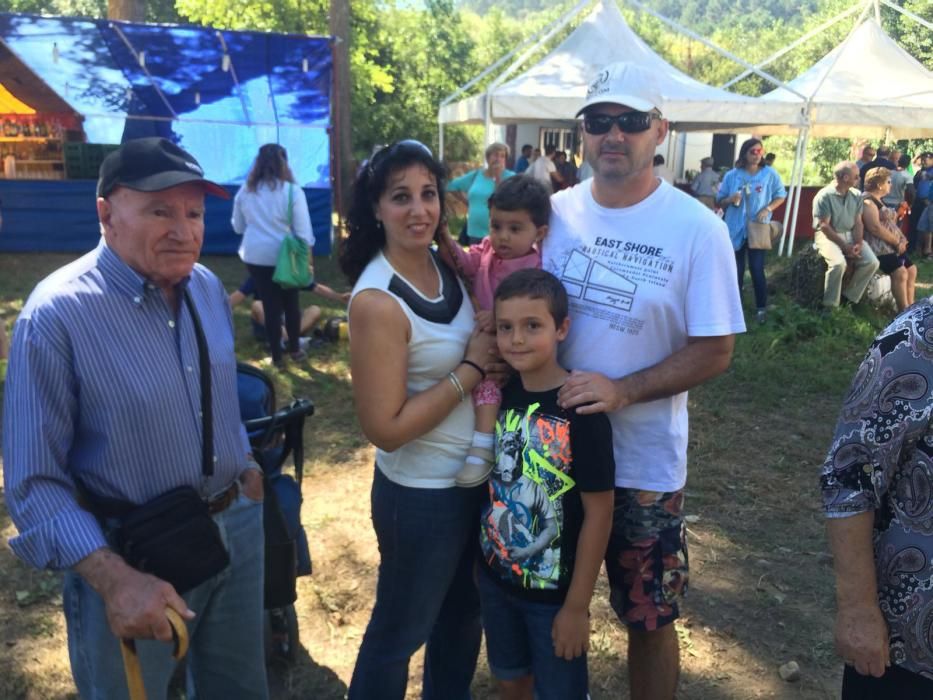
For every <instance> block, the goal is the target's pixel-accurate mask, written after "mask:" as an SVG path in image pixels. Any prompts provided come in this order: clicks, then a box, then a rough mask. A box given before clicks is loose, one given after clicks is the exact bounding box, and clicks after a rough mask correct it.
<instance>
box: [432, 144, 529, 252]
mask: <svg viewBox="0 0 933 700" xmlns="http://www.w3.org/2000/svg"><path fill="white" fill-rule="evenodd" d="M508 157H509V147H508V146H506V145H505V144H504V143H491V144H489V145H488V146H487V147H486V167H485V168H477V169H476V170H471V171H469V172H468V173H465V174H464V175H461V176H460V177H456V178H454V179H453V180H451V181H450V182H449V183H448V184H447V191H448V192H462V193H464V194H465V195H466V201H467V236H468V237H469V239H470V243H479V242H480V241H482V240H483V239H484V238H485V237H486V236H488V235H489V198H490V197H491V196H492V193H493V190H495V189H496V185H498V184H499V183H500V182H502V181H503V180H505V179H506V178H508V177H512V176H513V175H514V174H515V173H514V172H513V171H511V170H508V169H507V168H506V167H505V161H506V160H507V159H508Z"/></svg>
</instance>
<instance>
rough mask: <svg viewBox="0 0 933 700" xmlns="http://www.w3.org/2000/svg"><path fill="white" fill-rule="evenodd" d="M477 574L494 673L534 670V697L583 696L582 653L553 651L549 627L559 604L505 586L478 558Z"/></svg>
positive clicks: (512, 676)
mask: <svg viewBox="0 0 933 700" xmlns="http://www.w3.org/2000/svg"><path fill="white" fill-rule="evenodd" d="M478 575H479V590H480V600H481V601H482V607H483V629H484V630H485V632H486V656H487V657H488V658H489V670H490V671H491V672H492V675H493V676H495V677H496V678H498V679H499V680H505V681H513V680H517V679H519V678H523V677H525V676H529V675H530V676H533V677H534V688H535V700H586V698H587V694H586V691H587V671H586V653H585V652H584V653H583V655H582V656H578V657H576V658H575V659H571V660H570V661H567V660H565V659H563V658H562V657H559V656H555V654H554V642H553V641H552V638H551V630H552V629H553V627H554V618H555V617H557V613H559V612H560V609H561V607H563V606H562V605H561V604H560V603H541V602H536V601H530V600H524V599H523V598H521V597H520V595H519V594H513V593H511V592H509V591H506V590H505V589H504V588H503V587H502V586H500V585H499V584H498V583H496V582H495V581H493V580H492V579H491V574H490V573H489V572H488V571H485V566H484V565H482V564H480V571H479V574H478Z"/></svg>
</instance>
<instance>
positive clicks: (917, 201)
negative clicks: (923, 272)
mask: <svg viewBox="0 0 933 700" xmlns="http://www.w3.org/2000/svg"><path fill="white" fill-rule="evenodd" d="M918 162H919V164H920V167H919V168H918V169H917V173H916V174H915V175H914V203H913V205H911V209H910V221H911V225H912V226H913V229H914V230H915V231H917V232H918V233H919V234H920V235H919V238H917V241H916V245H917V246H918V247H919V248H920V250H919V251H918V252H919V253H920V254H921V255H923V257H924V258H928V259H929V258H933V236H931V235H930V233H929V232H926V233H923V232H922V231H921V229H920V228H919V224H920V217H921V216H923V212H924V210H925V209H927V208H928V207H929V205H930V202H931V201H933V152H930V151H925V152H923V153H921V154H920V156H919V157H918Z"/></svg>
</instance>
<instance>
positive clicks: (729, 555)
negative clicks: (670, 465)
mask: <svg viewBox="0 0 933 700" xmlns="http://www.w3.org/2000/svg"><path fill="white" fill-rule="evenodd" d="M697 447H698V446H694V451H696V448H697ZM371 465H372V461H371V457H370V453H369V451H368V450H361V451H360V452H358V453H356V454H352V455H347V459H346V461H345V462H344V463H342V464H339V465H336V466H332V467H320V466H314V465H312V469H311V472H310V474H309V475H308V477H307V478H306V480H305V488H304V490H305V499H306V503H305V507H304V524H305V527H306V528H307V530H308V533H309V537H310V541H311V547H312V552H313V557H314V569H315V573H314V576H313V577H311V578H303V579H300V580H299V599H298V603H297V604H296V609H297V612H298V617H299V626H300V632H301V643H302V647H303V648H302V650H301V652H300V656H299V660H298V662H297V663H296V664H295V665H294V666H292V667H290V668H285V667H276V668H275V669H274V670H273V674H272V687H273V691H274V692H273V697H275V698H283V699H285V698H304V699H307V698H314V699H315V700H339V699H340V698H343V696H344V693H345V692H346V684H347V683H348V682H349V678H350V675H351V673H352V670H353V663H354V660H355V655H356V650H357V648H358V646H359V642H360V638H361V636H362V633H363V630H364V628H365V625H366V622H367V620H368V616H369V611H370V606H371V603H372V600H373V593H374V586H375V578H376V574H375V571H376V564H377V551H376V543H375V537H374V535H373V532H372V527H371V525H370V522H369V503H368V490H369V484H370V481H371V478H372V466H371ZM721 468H725V467H721ZM742 488H743V487H741V486H737V487H736V489H735V490H737V491H741V489H742ZM724 490H725V491H726V492H728V493H727V495H729V496H732V495H733V489H729V488H725V489H724ZM713 496H715V494H709V493H706V492H705V490H703V489H692V490H691V493H690V494H689V496H688V498H689V499H690V500H689V501H688V503H689V504H692V505H691V506H690V507H688V510H690V511H691V514H692V515H693V516H698V518H697V517H692V518H691V519H692V520H694V522H692V523H691V525H690V547H691V549H690V556H691V569H692V572H693V586H692V589H691V592H690V595H689V598H688V602H687V605H686V606H685V611H684V613H685V614H684V617H683V620H682V624H679V625H678V628H679V634H680V638H681V648H682V654H683V675H682V682H681V692H680V695H679V697H681V698H705V699H714V698H736V699H740V698H741V699H744V698H830V697H833V696H834V694H835V693H834V692H833V689H834V688H836V687H838V686H837V673H836V670H835V660H834V659H833V657H832V654H831V647H830V639H829V636H828V632H827V630H829V625H830V617H829V612H830V608H827V607H825V606H826V605H831V598H830V597H827V596H826V595H823V596H817V595H815V594H814V593H812V592H810V593H806V594H805V595H800V592H799V591H797V592H795V590H794V589H793V588H792V586H793V585H794V584H793V582H789V579H788V577H793V576H795V569H797V570H799V573H800V574H806V573H807V571H813V570H814V568H815V569H816V570H817V571H818V572H820V573H821V574H823V575H822V576H821V578H825V574H827V573H828V562H827V560H826V557H825V555H823V554H821V553H819V552H816V553H814V552H812V551H809V550H808V549H807V548H801V547H800V543H799V542H787V543H786V544H787V546H784V545H779V546H774V543H769V542H766V541H765V542H762V546H761V548H760V550H757V551H740V550H741V549H742V547H741V541H740V540H738V539H736V538H730V537H729V536H728V535H727V534H726V533H725V532H723V531H722V529H721V525H720V524H719V523H718V522H717V517H718V516H715V515H714V514H713V513H711V514H710V515H707V510H708V504H711V499H712V497H713ZM746 508H751V512H745V509H746ZM754 510H755V508H754V504H751V503H750V504H746V505H745V506H743V507H742V508H741V509H738V510H736V511H735V512H733V513H731V514H730V515H729V517H739V518H744V517H746V516H747V515H750V514H753V513H754ZM4 518H5V514H4ZM12 532H13V531H12V526H11V525H10V524H9V521H8V520H6V519H4V528H3V534H4V536H5V537H4V539H5V538H6V537H8V536H10V535H11V534H12ZM0 586H2V588H0V590H2V591H3V592H4V593H3V595H2V602H0V639H2V641H3V645H2V647H0V649H2V650H0V678H3V680H2V681H0V697H3V698H10V699H12V698H24V699H28V700H32V699H33V698H35V699H39V698H41V699H42V700H52V699H53V698H69V697H74V695H73V693H74V689H73V685H72V683H71V679H70V676H69V671H68V661H67V653H66V648H65V637H64V626H63V622H62V616H61V613H60V610H59V606H60V597H59V595H58V593H57V577H56V576H54V575H51V574H44V573H38V572H31V571H29V570H27V569H26V568H25V567H24V566H22V565H21V564H19V563H18V562H16V561H15V560H14V559H13V558H12V555H11V553H10V551H9V548H8V547H7V546H4V547H3V548H2V549H0ZM17 595H19V597H20V598H21V600H20V603H21V604H17ZM606 601H607V595H606V587H605V581H604V580H601V581H600V588H599V591H598V592H597V595H596V599H595V601H594V605H593V635H592V642H591V644H592V650H591V653H590V659H591V660H590V667H591V677H592V697H593V698H594V700H606V699H609V698H623V697H627V691H626V690H625V687H626V686H625V684H626V682H627V681H626V676H625V669H624V663H622V661H621V660H620V659H621V650H622V649H623V643H624V632H623V631H622V630H621V629H620V627H619V626H618V625H617V624H616V623H615V622H614V621H613V616H612V614H611V611H610V610H609V607H608V604H607V602H606ZM22 604H25V605H22ZM814 628H817V629H822V630H823V631H824V632H823V633H821V634H819V635H817V639H814V638H813V629H814ZM790 659H795V660H796V661H797V662H798V663H799V664H800V666H801V668H802V671H803V673H802V679H801V681H799V682H797V683H786V682H784V681H782V680H781V679H780V677H779V676H778V673H777V668H778V665H780V664H781V663H783V662H785V661H787V660H790ZM420 665H421V657H420V654H419V656H418V657H416V659H415V661H414V662H413V663H412V666H411V681H410V687H409V694H408V697H410V698H416V697H419V690H420V678H419V674H420V667H421V666H420ZM474 695H475V697H476V698H477V699H478V700H482V699H485V698H493V697H494V693H493V692H492V686H491V682H490V679H489V673H488V669H487V668H486V665H485V660H484V659H481V661H480V666H479V669H478V670H477V674H476V680H475V684H474Z"/></svg>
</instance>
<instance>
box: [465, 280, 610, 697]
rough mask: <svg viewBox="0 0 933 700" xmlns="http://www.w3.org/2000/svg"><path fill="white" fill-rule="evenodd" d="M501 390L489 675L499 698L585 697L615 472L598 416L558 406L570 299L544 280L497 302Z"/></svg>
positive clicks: (485, 555) (487, 595)
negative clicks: (508, 373)
mask: <svg viewBox="0 0 933 700" xmlns="http://www.w3.org/2000/svg"><path fill="white" fill-rule="evenodd" d="M495 320H496V334H497V340H498V345H499V352H500V353H501V354H502V357H503V358H504V359H505V360H506V362H508V363H509V364H510V365H511V366H512V367H513V368H514V369H515V370H516V371H517V372H518V374H517V375H516V376H515V377H514V378H513V379H512V380H511V381H510V382H509V383H508V384H507V385H506V386H505V387H504V389H503V391H502V393H503V400H502V404H501V407H500V410H499V416H498V420H497V423H496V466H495V468H494V469H493V472H492V474H491V476H490V481H489V502H488V503H485V504H484V506H483V512H482V516H481V527H480V545H481V548H482V562H483V565H482V566H481V567H480V569H481V570H480V572H479V589H480V598H481V601H482V609H483V627H484V629H485V632H486V646H487V655H488V658H489V667H490V669H491V671H492V673H493V675H494V676H495V677H496V678H497V679H498V681H499V684H500V686H501V690H502V696H503V697H508V698H527V700H531V698H532V696H533V694H534V697H536V698H538V699H539V700H552V699H553V700H584V699H585V698H586V697H587V667H586V651H587V647H588V644H589V631H590V626H589V604H590V598H591V597H592V594H593V587H594V585H595V583H596V578H597V576H598V574H599V567H600V564H601V563H602V560H603V556H604V554H605V551H606V544H607V542H608V540H609V530H610V527H611V523H612V507H613V487H614V478H615V462H614V460H613V456H612V429H611V427H610V424H609V419H608V418H607V417H606V415H605V414H603V413H596V414H591V415H578V414H576V413H575V412H573V411H565V410H563V409H561V408H560V407H559V406H558V405H557V392H558V390H559V389H560V387H561V385H562V384H563V383H564V381H565V380H566V378H567V377H568V376H569V372H568V371H567V370H566V369H564V368H563V367H561V366H560V365H559V364H558V363H557V344H558V343H559V342H560V341H561V340H563V339H564V338H565V337H566V335H567V330H568V328H569V326H570V319H569V318H568V316H567V294H566V292H565V291H564V288H563V286H562V285H561V283H560V281H559V280H558V279H557V278H556V277H554V276H553V275H551V274H550V273H548V272H544V271H542V270H537V269H526V270H520V271H518V272H515V273H513V274H511V275H509V276H508V277H507V278H506V279H505V280H503V281H502V283H501V284H500V285H499V287H498V289H497V290H496V293H495Z"/></svg>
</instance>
